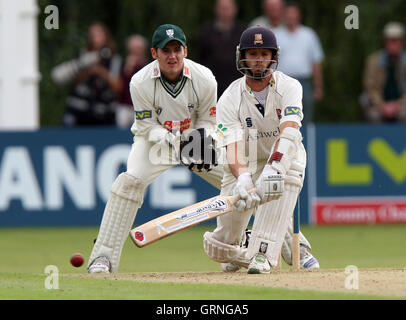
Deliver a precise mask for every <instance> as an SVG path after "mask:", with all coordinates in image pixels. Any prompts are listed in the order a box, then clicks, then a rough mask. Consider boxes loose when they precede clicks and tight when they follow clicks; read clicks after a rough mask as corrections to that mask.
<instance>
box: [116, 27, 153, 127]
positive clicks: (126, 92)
mask: <svg viewBox="0 0 406 320" xmlns="http://www.w3.org/2000/svg"><path fill="white" fill-rule="evenodd" d="M148 46H149V45H148V41H147V39H145V38H144V37H143V36H142V35H139V34H134V35H131V36H130V37H128V39H127V41H126V49H127V57H126V60H125V62H124V66H123V70H122V72H121V75H120V81H119V85H120V92H119V105H118V108H117V110H116V122H117V125H118V126H119V127H120V128H129V127H131V125H132V124H133V123H134V107H133V103H132V100H131V95H130V81H131V78H132V76H133V75H134V74H135V73H136V72H137V71H138V70H141V69H142V68H143V67H144V66H146V65H147V64H148V63H149V59H148V53H147V52H148Z"/></svg>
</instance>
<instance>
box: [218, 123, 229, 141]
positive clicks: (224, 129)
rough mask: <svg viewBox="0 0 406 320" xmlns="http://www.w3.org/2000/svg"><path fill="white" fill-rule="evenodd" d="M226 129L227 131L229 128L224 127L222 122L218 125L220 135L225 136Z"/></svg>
mask: <svg viewBox="0 0 406 320" xmlns="http://www.w3.org/2000/svg"><path fill="white" fill-rule="evenodd" d="M226 131H227V128H226V127H224V126H223V124H222V123H220V124H219V125H218V126H217V130H216V133H217V134H218V135H219V136H220V137H222V138H224V132H226Z"/></svg>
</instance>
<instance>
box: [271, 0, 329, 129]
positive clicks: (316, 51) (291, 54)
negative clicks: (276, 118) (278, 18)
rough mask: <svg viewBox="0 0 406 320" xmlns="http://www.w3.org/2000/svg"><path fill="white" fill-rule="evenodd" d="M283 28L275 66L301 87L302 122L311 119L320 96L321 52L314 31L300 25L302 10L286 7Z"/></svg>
mask: <svg viewBox="0 0 406 320" xmlns="http://www.w3.org/2000/svg"><path fill="white" fill-rule="evenodd" d="M284 21H285V25H286V26H285V27H281V28H280V29H279V30H278V32H277V33H276V36H277V40H278V43H279V46H280V48H281V53H280V58H279V66H278V69H279V70H280V71H282V72H283V73H285V74H287V75H288V76H291V77H292V78H295V79H297V80H299V82H300V83H301V85H302V87H303V111H304V114H305V115H306V116H305V118H304V119H303V122H304V123H309V122H312V121H313V120H314V119H313V113H314V102H315V101H316V102H318V101H320V100H321V99H322V98H323V95H324V93H323V74H322V61H323V58H324V52H323V49H322V46H321V44H320V40H319V37H318V36H317V34H316V33H315V31H314V30H313V29H311V28H309V27H306V26H304V25H302V24H301V10H300V8H299V6H297V5H295V4H289V5H286V7H285V19H284Z"/></svg>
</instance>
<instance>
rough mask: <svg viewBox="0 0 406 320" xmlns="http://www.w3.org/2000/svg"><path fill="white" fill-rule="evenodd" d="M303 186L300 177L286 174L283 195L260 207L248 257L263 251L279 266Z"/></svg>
mask: <svg viewBox="0 0 406 320" xmlns="http://www.w3.org/2000/svg"><path fill="white" fill-rule="evenodd" d="M301 186H302V183H301V180H300V179H297V178H296V177H291V176H286V177H285V191H284V192H283V195H282V197H281V198H280V199H278V200H273V201H270V202H267V203H265V204H263V205H261V206H260V207H258V210H257V212H256V214H255V220H254V225H253V228H252V233H251V238H250V242H249V244H248V251H247V258H249V259H251V258H252V257H253V256H254V255H255V254H256V253H258V252H261V253H263V254H265V255H266V256H267V258H268V261H269V263H270V264H271V266H272V267H276V266H277V264H278V257H279V253H280V251H281V247H282V243H283V240H284V238H285V235H286V232H287V231H288V225H289V223H290V222H291V217H292V215H293V210H294V209H295V206H296V201H297V197H298V196H299V193H300V189H301Z"/></svg>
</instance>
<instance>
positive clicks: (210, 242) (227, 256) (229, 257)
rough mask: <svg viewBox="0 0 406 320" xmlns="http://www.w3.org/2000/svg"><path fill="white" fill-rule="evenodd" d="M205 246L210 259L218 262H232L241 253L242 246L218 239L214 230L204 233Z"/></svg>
mask: <svg viewBox="0 0 406 320" xmlns="http://www.w3.org/2000/svg"><path fill="white" fill-rule="evenodd" d="M203 247H204V251H205V252H206V254H207V255H208V256H209V258H210V259H212V260H214V261H216V262H222V263H224V262H231V261H233V260H234V259H235V258H236V257H238V256H239V255H240V251H241V248H240V246H237V245H230V244H226V243H223V242H221V241H218V240H217V239H215V238H214V237H213V233H212V232H206V233H205V234H204V235H203Z"/></svg>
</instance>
